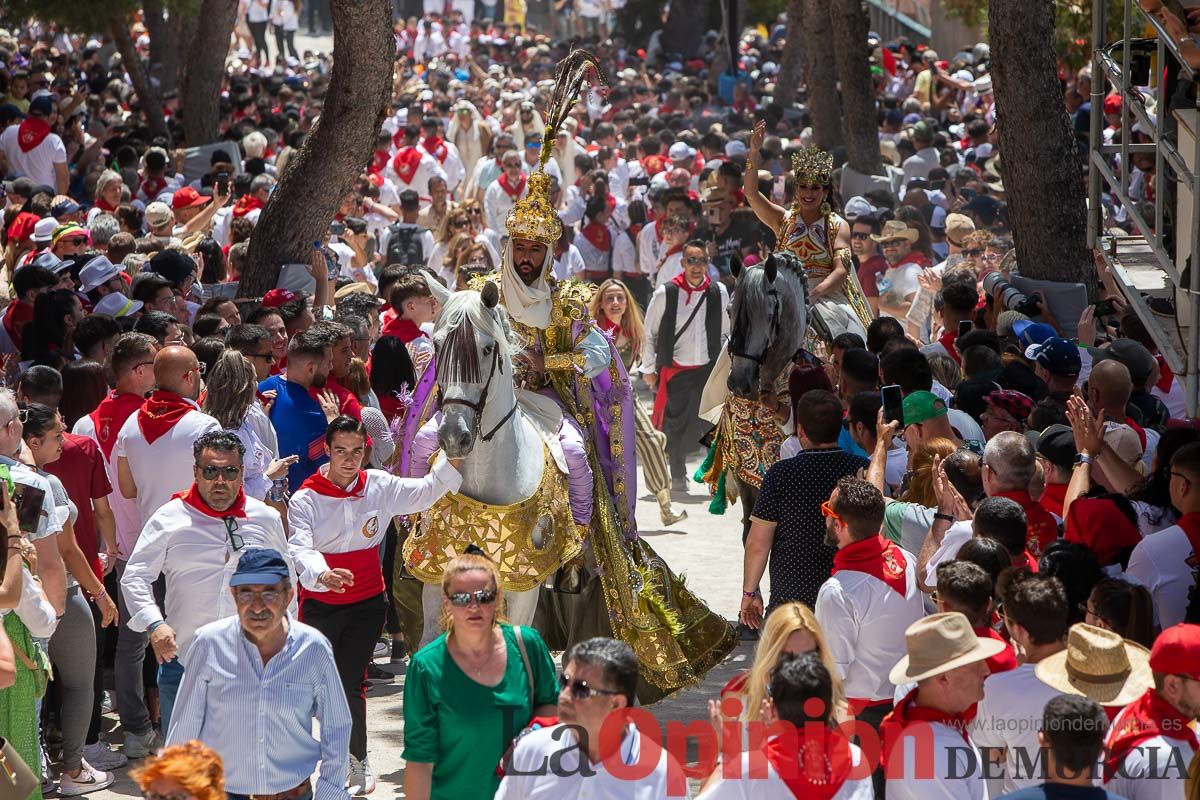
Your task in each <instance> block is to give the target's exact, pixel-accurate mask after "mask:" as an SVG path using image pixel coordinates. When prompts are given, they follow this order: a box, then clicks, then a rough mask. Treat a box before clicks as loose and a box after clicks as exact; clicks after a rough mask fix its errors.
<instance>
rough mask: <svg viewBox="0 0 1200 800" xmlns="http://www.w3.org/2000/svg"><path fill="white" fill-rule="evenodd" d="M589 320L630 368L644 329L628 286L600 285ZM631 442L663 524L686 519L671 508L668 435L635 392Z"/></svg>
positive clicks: (614, 282) (617, 283)
mask: <svg viewBox="0 0 1200 800" xmlns="http://www.w3.org/2000/svg"><path fill="white" fill-rule="evenodd" d="M588 310H589V311H590V312H591V314H592V319H594V320H596V324H597V325H598V326H600V330H602V331H604V332H605V333H607V334H608V335H609V336H611V337H612V340H613V342H614V343H615V344H616V346H617V352H618V353H620V354H621V360H622V361H624V362H625V369H627V370H632V369H633V363H634V361H635V360H637V358H638V356H639V355H641V352H642V338H643V337H644V336H645V328H644V326H643V324H642V311H641V309H640V308H638V304H637V303H636V302H634V299H633V295H632V294H630V292H629V287H628V286H626V285H625V284H624V283H622V282H621V281H619V280H617V279H616V278H609V279H608V280H606V281H604V283H602V284H600V289H599V290H598V291H597V292H596V293H595V294H594V295H592V299H591V301H590V302H589V303H588ZM633 415H634V416H633V421H634V444H635V445H636V446H637V460H638V463H639V464H641V465H642V476H643V477H644V478H645V479H646V488H648V489H649V490H650V493H651V494H653V495H654V497H655V499H657V500H658V514H659V518H660V519H661V520H662V524H663V525H674V524H675V523H676V522H679V521H680V520H684V519H687V512H686V511H683V510H680V511H676V510H675V509H673V508H672V507H671V473H670V470H668V469H667V449H666V448H667V437H666V436H664V435H663V433H662V431H660V430H657V429H656V428H655V427H654V425H653V424H652V423H651V422H650V415H649V414H647V413H646V409H645V408H644V407H643V406H642V403H641V401H640V400H638V398H637V395H636V394H635V395H634V396H633Z"/></svg>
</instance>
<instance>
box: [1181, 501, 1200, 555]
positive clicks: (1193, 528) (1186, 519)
mask: <svg viewBox="0 0 1200 800" xmlns="http://www.w3.org/2000/svg"><path fill="white" fill-rule="evenodd" d="M1175 524H1176V525H1178V526H1179V527H1180V528H1182V529H1183V532H1184V533H1185V534H1187V538H1188V543H1189V544H1190V545H1191V546H1192V557H1193V558H1195V557H1196V556H1200V512H1196V511H1193V512H1191V513H1189V514H1184V515H1183V516H1182V517H1180V518H1179V521H1178V522H1176V523H1175Z"/></svg>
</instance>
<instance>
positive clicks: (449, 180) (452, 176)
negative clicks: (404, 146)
mask: <svg viewBox="0 0 1200 800" xmlns="http://www.w3.org/2000/svg"><path fill="white" fill-rule="evenodd" d="M442 146H444V147H445V148H446V160H445V161H438V158H437V156H435V155H434V154H433V153H430V152H429V151H428V150H426V149H425V148H424V147H423V146H421V145H419V144H418V145H417V147H418V148H419V149H420V151H421V152H422V153H425V154H426V155H428V156H429V157H430V158H432V159H433V160H434V161H435V162H436V163H437V165H438V167H439V168H440V169H441V170H442V173H443V174H444V175H445V176H446V189H447V190H448V191H450V192H453V191H454V190H455V189H457V188H458V185H459V184H460V183H462V182H463V178H465V177H467V171H466V169H464V168H463V162H462V156H460V155H459V154H458V147H457V146H456V145H455V144H454V142H451V141H449V140H446V141H443V142H442ZM421 161H422V162H424V161H425V159H423V158H422V159H421ZM419 171H420V170H418V172H419Z"/></svg>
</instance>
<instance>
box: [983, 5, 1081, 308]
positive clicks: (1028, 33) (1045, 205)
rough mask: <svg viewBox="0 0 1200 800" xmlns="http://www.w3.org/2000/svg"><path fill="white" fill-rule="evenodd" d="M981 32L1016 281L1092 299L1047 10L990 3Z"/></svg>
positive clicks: (1075, 169) (1076, 175)
mask: <svg viewBox="0 0 1200 800" xmlns="http://www.w3.org/2000/svg"><path fill="white" fill-rule="evenodd" d="M988 30H989V37H988V38H989V39H990V41H991V45H992V81H993V86H994V89H995V93H996V126H997V128H998V129H999V132H1000V152H1001V153H1003V160H1002V162H1001V163H1002V169H1003V177H1004V189H1005V193H1006V199H1007V202H1008V218H1009V223H1010V227H1011V228H1012V232H1013V242H1014V244H1015V245H1016V249H1017V263H1018V264H1019V265H1020V269H1021V274H1022V275H1026V276H1028V277H1031V278H1041V279H1044V280H1056V281H1071V282H1080V283H1084V284H1085V285H1087V286H1089V293H1094V291H1095V284H1096V272H1095V267H1094V264H1093V263H1092V258H1091V254H1090V253H1089V252H1088V248H1087V213H1086V205H1085V193H1084V181H1083V180H1082V178H1081V177H1080V175H1081V172H1080V164H1079V157H1078V156H1077V155H1076V150H1075V139H1074V136H1073V135H1072V133H1071V122H1070V119H1069V118H1068V117H1067V112H1066V109H1065V107H1064V106H1063V102H1062V89H1061V87H1060V86H1059V82H1058V68H1057V63H1056V60H1055V53H1054V9H1053V6H1052V4H1050V3H1045V2H1039V3H1032V4H1031V3H1028V2H1025V0H990V2H989V3H988Z"/></svg>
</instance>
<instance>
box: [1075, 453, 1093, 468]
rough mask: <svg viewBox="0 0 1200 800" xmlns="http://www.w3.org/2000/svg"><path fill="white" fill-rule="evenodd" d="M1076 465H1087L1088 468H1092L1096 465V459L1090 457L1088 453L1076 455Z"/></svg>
mask: <svg viewBox="0 0 1200 800" xmlns="http://www.w3.org/2000/svg"><path fill="white" fill-rule="evenodd" d="M1075 463H1076V464H1077V465H1078V464H1087V465H1088V466H1091V465H1092V464H1094V463H1095V459H1094V458H1093V457H1092V456H1090V455H1088V454H1087V453H1076V454H1075Z"/></svg>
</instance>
